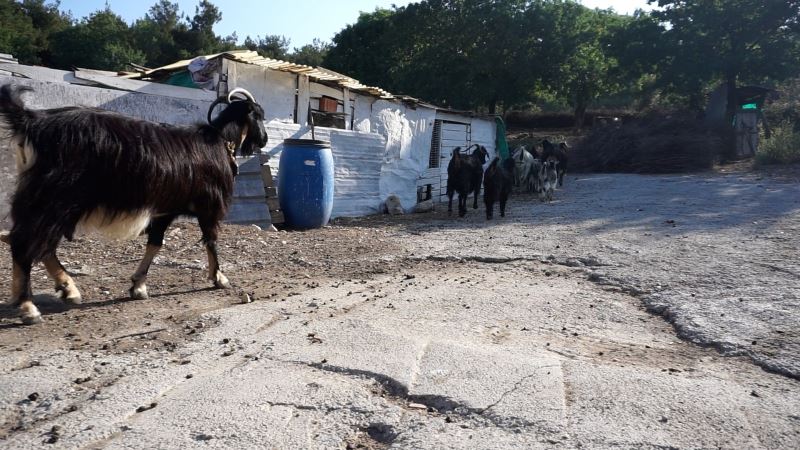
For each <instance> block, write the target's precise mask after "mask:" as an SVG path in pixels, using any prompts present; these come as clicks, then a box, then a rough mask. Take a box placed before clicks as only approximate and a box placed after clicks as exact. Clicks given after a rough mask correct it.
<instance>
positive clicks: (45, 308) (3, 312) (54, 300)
mask: <svg viewBox="0 0 800 450" xmlns="http://www.w3.org/2000/svg"><path fill="white" fill-rule="evenodd" d="M216 290H218V289H217V288H215V287H211V286H209V287H204V288H198V289H187V290H183V291H167V292H160V293H158V294H151V295H150V297H149V298H150V299H154V298H160V297H169V296H174V295H183V294H198V293H201V292H210V291H216ZM136 301H146V300H136V299H132V298H131V297H130V296H127V295H126V296H124V297H115V298H111V299H108V300H98V301H91V300H88V301H87V300H86V299H84V303H81V304H79V305H68V304H67V303H65V302H64V301H63V300H61V298H60V297H59V296H58V295H56V294H50V293H42V294H35V295H34V296H33V303H34V304H36V307H37V308H39V312H41V313H42V316H48V315H53V314H61V313H64V312H67V311H70V310H77V311H83V310H91V309H94V308H104V307H107V306H111V305H118V304H122V303H128V302H136ZM18 317H19V311H18V310H17V308H16V307H13V306H11V305H9V304H7V303H2V304H0V319H6V320H13V319H16V318H18ZM22 326H26V325H22V324H21V323H17V322H14V323H3V324H0V330H3V329H9V328H17V327H22Z"/></svg>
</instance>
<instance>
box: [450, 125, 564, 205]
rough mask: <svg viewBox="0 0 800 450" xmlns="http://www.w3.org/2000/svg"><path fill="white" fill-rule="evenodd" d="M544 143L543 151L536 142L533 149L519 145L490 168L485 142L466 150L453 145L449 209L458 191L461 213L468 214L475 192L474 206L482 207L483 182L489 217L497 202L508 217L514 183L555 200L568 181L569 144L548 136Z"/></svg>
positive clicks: (493, 162) (497, 159)
mask: <svg viewBox="0 0 800 450" xmlns="http://www.w3.org/2000/svg"><path fill="white" fill-rule="evenodd" d="M541 145H542V151H541V152H539V151H538V150H537V148H536V146H534V147H533V148H532V149H531V150H528V149H527V148H525V147H524V146H523V147H519V148H517V149H516V150H515V151H514V153H513V154H512V156H511V158H506V159H501V158H500V157H496V158H494V160H492V162H491V164H489V167H487V168H486V171H484V170H483V165H484V164H485V163H486V159H487V158H488V156H489V155H488V153H487V151H486V148H485V147H484V146H482V145H478V144H472V145H471V146H469V147H467V149H466V150H464V151H462V150H461V147H456V148H455V149H453V156H452V158H450V163H449V164H448V165H447V197H448V203H447V212H448V213H449V214H452V212H453V195H454V194H455V193H458V215H459V217H464V216H465V215H466V214H467V197H468V196H469V194H471V193H474V197H473V203H472V208H473V209H478V195H480V192H481V183H483V201H484V203H485V205H486V219H487V220H491V218H492V216H493V215H494V204H495V203H496V202H497V203H499V204H500V217H505V215H506V203H507V202H508V197H509V196H510V195H511V190H512V188H513V187H514V186H517V187H519V188H521V189H523V190H526V191H528V192H533V193H536V194H538V195H539V199H540V200H541V201H551V200H552V199H553V191H554V190H555V188H556V186H559V187H561V186H563V185H564V175H565V174H566V172H567V149H568V148H569V147H568V146H567V143H566V142H561V143H560V144H558V145H556V144H554V143H552V142H550V141H549V140H547V139H544V140H542V143H541ZM470 150H472V152H471V153H470Z"/></svg>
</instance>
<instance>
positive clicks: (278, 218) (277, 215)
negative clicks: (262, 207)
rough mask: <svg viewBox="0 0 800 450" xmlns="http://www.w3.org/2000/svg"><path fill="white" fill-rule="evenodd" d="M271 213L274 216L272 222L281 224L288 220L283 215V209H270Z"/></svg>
mask: <svg viewBox="0 0 800 450" xmlns="http://www.w3.org/2000/svg"><path fill="white" fill-rule="evenodd" d="M269 214H270V216H271V217H272V223H275V224H280V223H283V222H285V221H286V219H285V218H284V217H283V211H270V212H269Z"/></svg>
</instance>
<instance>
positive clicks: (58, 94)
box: [0, 71, 269, 224]
mask: <svg viewBox="0 0 800 450" xmlns="http://www.w3.org/2000/svg"><path fill="white" fill-rule="evenodd" d="M55 72H58V71H55ZM56 75H58V74H56ZM51 79H52V78H51ZM8 83H14V84H19V85H24V86H30V87H32V88H33V89H34V90H33V92H29V93H27V94H25V95H24V96H23V99H24V101H25V105H26V107H28V108H31V109H48V108H58V107H63V106H90V107H97V108H101V109H105V110H110V111H116V112H119V113H122V114H126V115H129V116H132V117H137V118H140V119H145V120H150V121H153V122H160V123H171V124H175V125H191V124H195V123H202V122H205V121H206V113H207V112H208V107H209V106H210V105H211V101H201V100H191V99H181V98H175V97H165V96H160V95H149V94H142V93H136V92H127V91H119V90H114V89H105V88H99V87H90V86H78V85H74V84H69V83H63V82H45V81H38V80H32V79H27V78H20V77H9V76H2V75H0V85H4V84H8ZM162 87H163V86H162ZM6 145H7V142H0V146H2V148H0V152H5V151H6V148H5V146H6ZM245 161H246V160H242V162H241V163H244V162H245ZM2 162H3V166H5V165H7V163H6V160H5V159H3V160H2ZM241 163H240V164H241ZM0 175H2V176H1V177H0V186H1V187H2V188H3V191H2V195H0V222H8V220H7V215H8V210H9V204H10V202H9V197H10V196H11V194H12V192H13V190H14V189H13V186H14V182H15V181H14V180H15V176H14V174H12V173H11V172H10V171H9V170H8V167H3V168H2V173H0ZM251 178H253V177H252V176H248V174H246V173H244V171H243V173H242V176H240V177H237V178H236V185H235V187H234V200H233V204H232V205H231V209H230V211H229V213H228V216H227V217H226V220H227V221H232V222H236V223H260V224H264V223H266V222H267V221H268V220H269V212H268V210H267V205H266V202H265V200H264V197H263V192H262V193H261V198H258V199H253V198H252V197H251V195H250V193H251V191H252V189H248V186H247V183H248V180H250V179H251ZM256 179H259V180H260V178H258V177H256ZM261 190H262V191H263V186H262V187H261Z"/></svg>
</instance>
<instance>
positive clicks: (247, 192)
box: [233, 175, 264, 198]
mask: <svg viewBox="0 0 800 450" xmlns="http://www.w3.org/2000/svg"><path fill="white" fill-rule="evenodd" d="M233 195H234V197H262V198H263V197H264V183H262V182H261V177H256V176H241V175H240V176H237V177H236V185H235V186H234V190H233Z"/></svg>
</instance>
